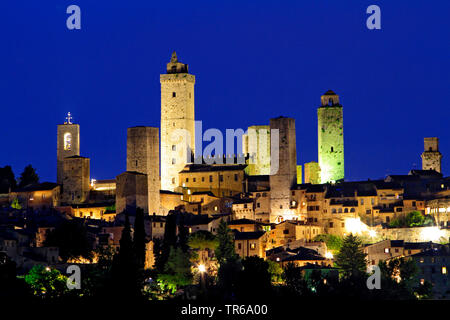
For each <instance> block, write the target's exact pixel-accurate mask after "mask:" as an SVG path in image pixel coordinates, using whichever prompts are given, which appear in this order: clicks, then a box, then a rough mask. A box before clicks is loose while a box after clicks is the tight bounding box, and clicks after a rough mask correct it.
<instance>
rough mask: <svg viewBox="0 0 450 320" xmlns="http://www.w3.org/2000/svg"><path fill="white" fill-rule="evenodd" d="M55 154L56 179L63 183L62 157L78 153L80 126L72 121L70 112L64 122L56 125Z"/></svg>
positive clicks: (77, 154)
mask: <svg viewBox="0 0 450 320" xmlns="http://www.w3.org/2000/svg"><path fill="white" fill-rule="evenodd" d="M57 139H58V140H57V147H56V150H57V156H56V159H57V160H56V181H57V183H59V184H62V183H63V166H64V158H67V157H72V156H79V155H80V126H79V125H78V124H74V123H72V116H71V114H70V112H69V113H68V114H67V118H66V122H64V124H60V125H58V133H57Z"/></svg>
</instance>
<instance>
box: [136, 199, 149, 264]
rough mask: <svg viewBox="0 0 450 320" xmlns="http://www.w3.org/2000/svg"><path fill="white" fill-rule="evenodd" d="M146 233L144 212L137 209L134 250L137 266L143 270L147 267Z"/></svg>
mask: <svg viewBox="0 0 450 320" xmlns="http://www.w3.org/2000/svg"><path fill="white" fill-rule="evenodd" d="M146 242H147V240H146V233H145V224H144V210H142V209H141V208H136V218H135V220H134V235H133V248H134V254H135V256H136V263H137V266H138V267H139V268H141V269H143V268H144V267H145V252H146V250H145V247H146Z"/></svg>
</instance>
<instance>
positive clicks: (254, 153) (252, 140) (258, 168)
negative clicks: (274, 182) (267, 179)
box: [242, 125, 270, 176]
mask: <svg viewBox="0 0 450 320" xmlns="http://www.w3.org/2000/svg"><path fill="white" fill-rule="evenodd" d="M242 149H243V150H242V153H243V154H244V155H248V156H249V159H248V160H247V163H248V166H247V168H246V169H245V172H246V173H247V174H248V175H250V176H261V175H268V174H270V126H267V125H263V126H250V127H248V129H247V133H246V134H244V135H243V136H242Z"/></svg>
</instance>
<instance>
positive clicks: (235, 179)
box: [234, 173, 239, 181]
mask: <svg viewBox="0 0 450 320" xmlns="http://www.w3.org/2000/svg"><path fill="white" fill-rule="evenodd" d="M238 177H239V176H238V174H237V173H235V174H234V181H238Z"/></svg>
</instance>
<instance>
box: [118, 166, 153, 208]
mask: <svg viewBox="0 0 450 320" xmlns="http://www.w3.org/2000/svg"><path fill="white" fill-rule="evenodd" d="M147 182H148V179H147V175H146V174H143V173H139V172H129V171H127V172H124V173H121V174H119V175H118V176H117V177H116V184H117V188H116V212H117V213H118V214H119V213H122V212H123V211H125V210H130V211H135V210H136V208H137V207H139V208H141V209H143V210H144V212H148V207H147V206H148V186H147Z"/></svg>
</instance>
